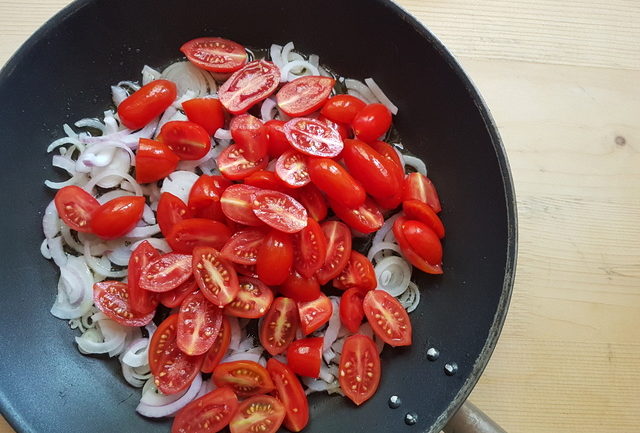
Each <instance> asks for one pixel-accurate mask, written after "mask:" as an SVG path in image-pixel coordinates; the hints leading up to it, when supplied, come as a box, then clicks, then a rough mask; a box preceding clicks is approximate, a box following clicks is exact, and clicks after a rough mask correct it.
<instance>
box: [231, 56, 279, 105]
mask: <svg viewBox="0 0 640 433" xmlns="http://www.w3.org/2000/svg"><path fill="white" fill-rule="evenodd" d="M278 84H280V69H279V68H278V67H277V66H276V65H274V64H273V63H271V62H267V61H265V60H256V61H253V62H249V63H247V64H246V65H244V66H243V67H242V68H241V69H239V70H237V71H235V72H234V73H233V75H231V77H229V79H228V80H227V81H225V82H224V84H223V85H222V86H220V88H219V89H218V97H219V98H220V102H222V105H224V107H225V108H226V109H227V110H228V111H229V112H230V113H233V114H240V113H244V112H245V111H247V110H248V109H249V108H251V107H252V106H253V105H255V104H256V103H258V102H260V101H262V100H263V99H266V98H267V97H268V96H269V95H271V94H272V93H273V92H274V91H275V90H276V89H277V88H278Z"/></svg>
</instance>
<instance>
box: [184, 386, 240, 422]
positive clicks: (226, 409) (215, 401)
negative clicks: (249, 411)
mask: <svg viewBox="0 0 640 433" xmlns="http://www.w3.org/2000/svg"><path fill="white" fill-rule="evenodd" d="M238 406H239V403H238V397H236V395H235V393H234V392H233V390H231V389H230V388H218V389H214V390H213V391H211V392H209V393H207V394H205V395H203V396H202V397H200V398H197V399H195V400H193V401H192V402H190V403H189V404H188V405H186V406H185V407H183V408H182V409H180V411H179V412H178V413H177V414H176V417H175V419H174V420H173V425H172V426H171V433H203V432H218V431H220V430H222V429H223V428H225V427H226V426H227V425H228V424H229V422H231V418H233V415H234V414H235V413H236V411H237V410H238Z"/></svg>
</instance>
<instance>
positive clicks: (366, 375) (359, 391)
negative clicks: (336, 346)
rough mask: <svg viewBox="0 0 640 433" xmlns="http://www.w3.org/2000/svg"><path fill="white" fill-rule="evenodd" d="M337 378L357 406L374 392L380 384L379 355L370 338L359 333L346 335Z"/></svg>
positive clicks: (345, 392)
mask: <svg viewBox="0 0 640 433" xmlns="http://www.w3.org/2000/svg"><path fill="white" fill-rule="evenodd" d="M338 380H339V381H340V387H341V388H342V390H343V391H344V394H345V395H346V396H347V397H349V399H350V400H351V401H353V402H354V403H355V404H357V405H358V406H360V405H361V404H362V403H364V402H365V401H367V400H369V399H370V398H371V397H372V396H373V394H375V393H376V391H377V390H378V385H379V384H380V355H378V350H377V349H376V345H375V343H374V342H373V340H372V339H371V338H369V337H367V336H365V335H360V334H356V335H352V336H350V337H347V339H346V341H345V342H344V347H343V348H342V356H341V357H340V374H338Z"/></svg>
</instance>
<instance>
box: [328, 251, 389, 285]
mask: <svg viewBox="0 0 640 433" xmlns="http://www.w3.org/2000/svg"><path fill="white" fill-rule="evenodd" d="M333 287H336V288H338V289H340V290H346V289H350V288H352V287H355V288H357V289H359V290H361V291H362V292H363V293H364V292H367V291H369V290H373V289H375V288H376V287H378V281H377V279H376V272H375V270H374V269H373V264H371V261H370V260H369V259H368V258H366V257H365V256H363V255H362V254H360V253H359V252H357V251H351V256H350V257H349V263H347V266H345V267H344V270H343V271H342V273H340V275H338V276H337V277H336V278H335V280H333Z"/></svg>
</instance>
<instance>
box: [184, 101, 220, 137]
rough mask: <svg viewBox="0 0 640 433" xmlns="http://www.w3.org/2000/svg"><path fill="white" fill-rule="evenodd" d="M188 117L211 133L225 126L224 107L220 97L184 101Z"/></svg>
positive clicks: (185, 112)
mask: <svg viewBox="0 0 640 433" xmlns="http://www.w3.org/2000/svg"><path fill="white" fill-rule="evenodd" d="M182 109H183V110H184V114H186V115H187V118H188V119H189V120H190V121H192V122H195V123H197V124H198V125H200V126H202V127H203V128H204V129H205V130H206V131H207V133H209V135H213V134H215V132H216V131H217V130H218V129H219V128H222V127H223V126H224V108H223V107H222V104H221V103H220V101H219V100H218V99H215V98H195V99H189V100H188V101H184V102H183V103H182Z"/></svg>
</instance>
